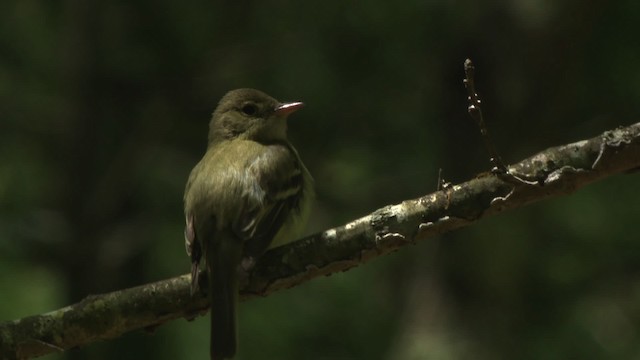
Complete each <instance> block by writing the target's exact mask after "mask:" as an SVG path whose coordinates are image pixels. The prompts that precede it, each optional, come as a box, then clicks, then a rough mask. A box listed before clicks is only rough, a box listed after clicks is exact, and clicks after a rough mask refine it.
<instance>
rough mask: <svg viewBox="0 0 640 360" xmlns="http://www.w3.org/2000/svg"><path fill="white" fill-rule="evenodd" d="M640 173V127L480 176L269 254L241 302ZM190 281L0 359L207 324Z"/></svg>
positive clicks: (69, 315) (73, 312)
mask: <svg viewBox="0 0 640 360" xmlns="http://www.w3.org/2000/svg"><path fill="white" fill-rule="evenodd" d="M638 168H640V123H637V124H634V125H631V126H629V127H626V128H619V129H616V130H611V131H607V132H605V133H603V134H602V135H600V136H597V137H594V138H592V139H589V140H584V141H579V142H576V143H573V144H568V145H563V146H558V147H554V148H550V149H547V150H545V151H543V152H540V153H538V154H537V155H534V156H532V157H530V158H528V159H525V160H523V161H521V162H519V163H517V164H515V165H512V166H509V167H508V169H507V170H508V171H507V173H506V174H490V173H486V174H481V175H479V176H478V177H476V178H475V179H473V180H470V181H467V182H465V183H462V184H458V185H453V186H449V187H446V188H445V189H444V190H441V191H437V192H435V193H432V194H429V195H426V196H423V197H421V198H418V199H414V200H407V201H403V202H402V203H400V204H397V205H390V206H386V207H383V208H381V209H378V210H376V211H375V212H373V213H371V214H370V215H367V216H365V217H362V218H360V219H357V220H354V221H352V222H350V223H348V224H346V225H344V226H340V227H337V228H334V229H330V230H327V231H324V232H322V233H319V234H315V235H313V236H309V237H307V238H304V239H302V240H299V241H297V242H294V243H291V244H289V245H286V246H282V247H279V248H276V249H273V250H270V251H268V252H267V253H266V254H265V255H264V256H263V257H262V258H261V259H260V261H259V262H258V264H257V266H256V268H255V270H254V272H253V273H252V274H251V278H250V279H248V280H247V283H246V284H245V286H244V288H243V290H242V292H241V296H242V298H243V299H248V298H252V297H255V296H266V295H268V294H270V293H272V292H274V291H277V290H280V289H285V288H290V287H293V286H295V285H297V284H300V283H302V282H305V281H308V280H310V279H312V278H315V277H318V276H322V275H329V274H331V273H334V272H338V271H345V270H347V269H349V268H351V267H354V266H357V265H359V264H362V263H364V262H367V261H369V260H371V259H373V258H375V257H378V256H381V255H384V254H387V253H389V252H392V251H395V250H397V249H399V248H401V247H403V246H405V245H409V244H412V243H414V242H415V241H417V240H422V239H426V238H428V237H432V236H435V235H438V234H442V233H445V232H448V231H452V230H454V229H457V228H460V227H463V226H467V225H469V224H472V223H473V222H475V221H478V220H480V219H481V218H483V217H486V216H489V215H494V214H496V213H499V212H501V211H504V210H509V209H515V208H519V207H522V206H525V205H527V204H529V203H532V202H535V201H539V200H543V199H546V198H550V197H555V196H560V195H565V194H569V193H571V192H573V191H575V190H577V189H579V188H581V187H583V186H585V185H587V184H590V183H592V182H594V181H596V180H600V179H602V178H605V177H608V176H611V175H614V174H618V173H622V172H627V171H631V170H635V169H638ZM185 261H186V260H185ZM185 264H186V263H185ZM189 278H190V277H189V275H182V276H179V277H175V278H172V279H168V280H163V281H159V282H156V283H152V284H146V285H142V286H138V287H134V288H131V289H126V290H121V291H115V292H112V293H108V294H102V295H92V296H89V297H87V298H85V299H84V300H82V301H81V302H79V303H77V304H74V305H71V306H68V307H65V308H62V309H59V310H56V311H53V312H50V313H47V314H42V315H35V316H30V317H26V318H23V319H19V320H14V321H7V322H3V323H0V358H2V359H25V358H30V357H37V356H41V355H44V354H47V353H51V352H56V351H63V350H68V349H71V348H75V347H79V346H83V345H86V344H88V343H91V342H94V341H96V340H103V339H109V338H114V337H118V336H120V335H122V334H123V333H125V332H128V331H132V330H136V329H152V328H154V327H156V326H158V325H160V324H163V323H164V322H167V321H169V320H173V319H177V318H181V317H184V318H187V319H191V318H193V317H195V316H198V315H202V314H204V313H205V312H206V311H207V307H208V300H207V299H206V297H205V296H203V295H201V294H199V295H197V296H196V297H195V298H191V297H190V295H189Z"/></svg>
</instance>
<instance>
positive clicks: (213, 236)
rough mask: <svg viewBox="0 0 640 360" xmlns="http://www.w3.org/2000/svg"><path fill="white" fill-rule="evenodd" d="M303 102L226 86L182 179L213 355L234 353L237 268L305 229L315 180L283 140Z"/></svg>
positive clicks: (215, 359) (194, 271) (194, 283)
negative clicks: (204, 141) (203, 276)
mask: <svg viewBox="0 0 640 360" xmlns="http://www.w3.org/2000/svg"><path fill="white" fill-rule="evenodd" d="M302 106H303V103H301V102H291V103H280V102H278V101H277V100H275V99H274V98H272V97H270V96H269V95H267V94H265V93H263V92H261V91H258V90H254V89H237V90H233V91H230V92H229V93H227V94H226V95H225V96H224V97H223V98H222V100H220V103H219V104H218V107H217V108H216V110H215V111H214V112H213V116H212V119H211V122H210V124H209V145H208V147H207V152H206V153H205V154H204V156H203V157H202V159H201V160H200V162H199V163H198V164H197V165H196V166H195V167H194V168H193V170H192V171H191V175H190V176H189V180H188V181H187V186H186V189H185V193H184V212H185V217H186V228H185V243H186V248H187V254H188V255H189V256H190V257H191V292H192V293H194V292H195V291H196V290H197V289H198V274H199V270H200V259H201V257H202V256H204V266H205V269H206V271H207V273H208V278H209V289H208V290H209V291H208V294H209V296H210V297H211V349H210V351H211V359H212V360H220V359H228V358H232V357H233V356H234V355H235V353H236V348H237V341H236V303H237V297H238V274H239V271H248V270H249V268H250V267H252V266H253V264H254V263H255V259H256V258H257V257H258V256H260V255H262V253H264V252H265V251H266V250H267V248H269V247H274V246H277V245H282V244H283V243H286V242H287V241H291V240H295V237H296V236H298V235H299V231H300V230H301V228H302V226H304V222H305V220H306V216H307V214H308V209H309V204H310V200H311V198H312V197H313V195H312V193H313V190H312V181H313V180H312V178H311V176H310V175H309V172H308V171H307V169H306V168H305V166H304V165H303V164H302V161H301V160H300V157H299V156H298V152H297V151H296V149H295V148H294V147H293V146H292V145H291V144H290V143H289V142H288V141H287V116H289V115H290V114H291V113H293V112H294V111H296V110H298V109H300V108H301V107H302ZM241 264H242V266H240V265H241Z"/></svg>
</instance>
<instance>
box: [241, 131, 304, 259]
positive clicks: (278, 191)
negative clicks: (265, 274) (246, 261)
mask: <svg viewBox="0 0 640 360" xmlns="http://www.w3.org/2000/svg"><path fill="white" fill-rule="evenodd" d="M246 171H249V172H250V173H251V174H250V176H248V178H250V179H253V181H254V183H253V184H252V186H249V187H247V189H248V190H247V191H245V194H244V195H243V201H244V205H243V209H242V211H241V214H240V217H239V218H238V221H237V222H236V223H235V224H234V232H235V233H236V235H237V236H238V237H240V238H241V239H243V240H245V256H251V257H257V256H259V255H261V254H262V253H263V252H264V251H265V250H266V249H267V248H268V247H269V244H270V243H271V241H272V240H273V238H274V237H275V235H276V234H277V233H278V231H279V230H280V228H281V227H282V225H283V224H284V222H285V221H286V219H287V218H288V217H289V216H290V215H291V211H292V210H294V209H296V208H297V207H298V205H299V202H300V197H301V196H302V190H303V189H302V187H303V181H304V180H303V173H302V166H301V164H300V162H299V160H298V157H297V156H296V153H295V152H294V150H292V149H291V147H290V145H288V144H273V145H268V146H265V151H263V152H261V153H260V154H259V155H258V156H256V157H255V158H254V159H253V160H252V162H251V163H250V164H249V166H247V168H246Z"/></svg>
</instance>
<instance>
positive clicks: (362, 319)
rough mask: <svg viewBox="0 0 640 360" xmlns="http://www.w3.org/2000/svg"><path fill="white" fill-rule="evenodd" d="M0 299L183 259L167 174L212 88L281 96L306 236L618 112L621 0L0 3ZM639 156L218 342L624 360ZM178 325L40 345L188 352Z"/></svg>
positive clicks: (637, 322)
mask: <svg viewBox="0 0 640 360" xmlns="http://www.w3.org/2000/svg"><path fill="white" fill-rule="evenodd" d="M0 14H1V15H0V117H1V119H0V199H1V201H0V274H2V275H0V294H1V297H0V298H1V301H0V320H8V319H14V318H19V317H22V316H26V315H30V314H35V313H43V312H47V311H50V310H53V309H55V308H58V307H62V306H64V305H67V304H70V303H72V302H75V301H78V300H80V299H81V298H83V297H84V296H87V295H88V294H92V293H100V292H107V291H112V290H116V289H120V288H124V287H129V286H133V285H138V284H141V283H146V282H150V281H155V280H159V279H163V278H166V277H169V276H174V275H178V274H181V273H186V272H187V270H188V266H189V265H188V260H187V257H186V255H185V254H184V246H183V239H182V227H183V215H182V192H183V189H184V182H185V180H186V178H187V175H188V173H189V171H190V169H191V167H192V166H193V165H194V164H195V163H196V162H197V161H198V159H199V157H200V156H201V154H202V153H203V151H204V149H205V146H206V145H205V143H206V132H207V124H208V119H209V116H210V113H211V111H212V110H213V108H214V107H215V105H216V102H217V100H218V99H219V98H220V97H221V96H222V95H223V94H224V93H225V92H226V91H227V90H230V89H233V88H238V87H255V88H258V89H261V90H264V91H266V92H267V93H269V94H272V95H273V96H275V97H277V98H278V99H281V100H303V101H305V102H306V103H307V107H306V108H305V109H304V111H302V112H300V113H297V114H295V116H293V117H292V118H291V121H290V137H291V138H292V142H293V143H294V144H295V145H296V147H297V148H298V150H299V151H300V153H301V156H302V157H303V158H304V159H305V162H306V164H307V166H308V167H309V169H310V170H311V172H312V173H313V175H314V176H315V178H316V181H317V193H318V204H317V207H316V209H315V215H314V217H313V220H312V223H311V224H310V229H309V231H310V232H313V231H319V230H322V229H325V228H328V227H330V226H335V225H339V224H342V223H343V222H345V221H347V220H350V219H353V218H355V217H357V216H360V215H363V214H365V213H368V212H370V211H372V210H374V209H376V208H377V207H380V206H383V205H386V204H389V203H395V202H399V201H401V200H403V199H407V198H413V197H417V196H420V195H423V194H426V193H429V192H432V191H433V190H434V189H435V186H436V185H435V184H436V179H437V174H438V168H443V171H444V176H445V178H446V179H447V180H448V181H452V182H458V181H463V180H465V179H468V178H471V177H473V176H474V174H476V173H478V172H481V171H485V170H487V169H488V167H489V165H488V161H487V155H486V153H485V151H484V150H483V148H482V143H481V141H480V139H479V135H478V131H477V129H476V128H475V126H474V124H473V123H472V122H471V121H470V120H469V119H468V117H467V114H466V102H465V101H466V100H465V97H466V94H465V90H464V88H463V86H462V77H463V72H462V63H463V61H464V59H465V58H466V57H471V58H472V59H473V60H474V62H475V63H476V66H477V70H478V71H477V82H478V88H479V91H480V94H481V96H482V98H483V101H484V106H485V108H484V114H485V117H486V120H487V122H488V124H489V127H490V130H491V132H492V135H493V137H494V139H495V142H496V145H497V147H498V149H499V150H500V151H501V153H502V156H503V158H504V159H505V160H506V161H508V162H515V161H518V160H520V159H521V158H523V157H525V156H528V155H531V154H532V153H534V152H536V151H539V150H542V149H544V148H546V147H549V146H552V145H557V144H561V143H568V142H571V141H575V140H578V139H582V138H586V137H591V136H594V135H596V134H598V133H600V132H602V131H604V130H606V129H610V128H614V127H616V126H619V125H624V124H630V123H634V122H637V121H638V119H639V116H638V115H639V114H640V111H639V107H638V103H639V100H640V72H639V71H638V66H637V64H638V59H640V46H639V45H638V42H637V28H638V27H637V24H638V21H639V20H640V3H639V2H637V1H631V0H624V1H616V2H611V1H605V0H599V1H598V0H596V1H589V2H580V1H575V0H574V1H559V2H554V1H549V0H546V1H545V0H515V1H471V0H462V1H408V2H401V3H397V2H396V3H394V2H388V1H379V0H373V1H368V2H317V1H316V2H306V3H298V2H289V1H261V2H258V1H246V0H244V1H238V2H227V3H225V4H219V3H216V2H210V1H201V0H196V1H187V2H185V1H182V2H175V1H165V0H160V1H153V2H152V1H144V0H143V1H138V2H131V1H122V0H114V1H109V2H105V1H80V0H67V1H57V2H50V1H43V0H20V1H16V0H5V1H3V2H2V3H0ZM639 204H640V201H638V175H637V174H636V175H633V174H631V175H625V176H618V177H615V178H611V179H607V180H605V181H603V182H601V183H599V184H596V185H593V186H590V187H588V188H586V189H583V190H580V191H579V192H577V193H576V194H574V195H571V196H569V197H565V198H561V199H555V200H551V201H546V202H543V203H539V204H535V205H533V206H529V207H527V208H525V209H521V210H518V211H514V212H511V213H506V214H503V215H500V216H498V217H495V218H491V219H487V220H484V221H482V222H481V223H479V224H476V225H474V226H472V227H470V228H466V229H463V230H461V231H457V232H455V233H452V234H447V235H444V236H442V237H440V238H439V239H430V240H427V241H425V242H423V243H420V244H418V245H416V246H414V247H411V248H410V250H409V249H407V250H403V251H400V252H397V253H395V254H393V255H391V256H387V257H384V258H382V259H378V260H375V261H373V262H371V263H369V264H366V265H364V266H361V267H359V268H357V269H353V270H350V271H348V272H346V273H341V274H335V275H333V276H331V277H329V278H326V279H318V280H314V281H312V282H310V283H307V284H304V285H302V286H299V287H296V288H294V289H291V290H288V291H283V292H281V293H278V294H274V295H272V296H269V297H268V298H265V299H258V300H252V301H249V302H246V303H243V304H242V305H241V309H240V344H241V345H240V353H239V356H238V359H408V360H412V359H509V358H518V359H567V358H581V359H630V358H638V357H640V305H639V304H640V265H639V264H640V241H638V240H639V235H638V231H637V224H638V223H637V221H638V216H639V215H638V214H640V205H639ZM207 339H208V321H207V320H206V318H201V319H198V320H196V321H193V322H186V321H175V322H172V323H169V324H166V325H164V326H162V327H160V328H159V329H158V330H157V331H156V333H155V334H154V335H152V336H149V335H147V334H144V333H142V332H136V333H132V334H127V335H125V336H123V337H121V338H119V339H114V340H112V341H106V342H101V343H98V344H93V345H90V346H87V347H85V348H82V349H78V350H73V351H70V352H68V353H66V354H64V355H51V356H48V357H45V359H96V360H97V359H115V358H117V359H140V358H153V359H174V358H185V359H196V358H197V359H204V358H206V357H207V351H208V340H207Z"/></svg>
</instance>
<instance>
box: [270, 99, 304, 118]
mask: <svg viewBox="0 0 640 360" xmlns="http://www.w3.org/2000/svg"><path fill="white" fill-rule="evenodd" d="M303 106H304V103H302V102H299V101H298V102H290V103H284V104H280V105H278V106H276V110H275V114H276V115H278V116H284V117H286V116H289V115H291V114H292V113H294V112H296V111H298V110H299V109H301V108H302V107H303Z"/></svg>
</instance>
